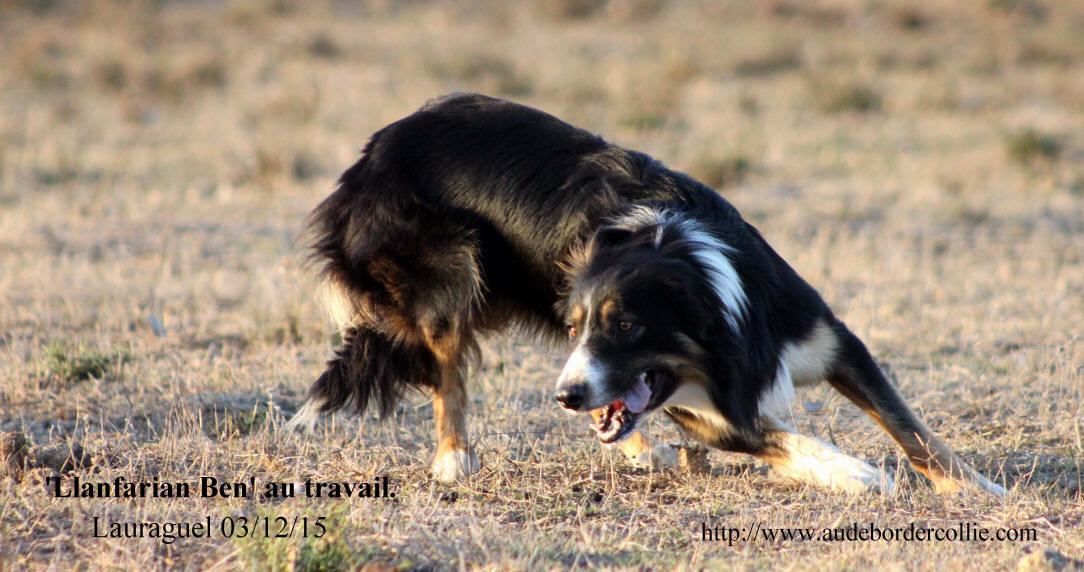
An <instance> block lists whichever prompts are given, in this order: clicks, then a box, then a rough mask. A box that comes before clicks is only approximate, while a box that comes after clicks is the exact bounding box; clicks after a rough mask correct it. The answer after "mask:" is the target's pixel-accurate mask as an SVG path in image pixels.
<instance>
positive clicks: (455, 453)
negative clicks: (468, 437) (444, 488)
mask: <svg viewBox="0 0 1084 572" xmlns="http://www.w3.org/2000/svg"><path fill="white" fill-rule="evenodd" d="M432 468H433V476H434V477H436V478H437V480H438V481H443V482H445V483H448V482H452V481H458V480H461V479H464V478H466V477H467V476H468V475H471V474H474V473H477V472H478V470H479V469H481V468H482V463H481V462H480V461H479V460H478V456H477V455H475V454H474V451H469V450H464V449H453V450H451V451H448V452H447V453H444V454H443V455H441V456H439V457H437V458H436V459H434V460H433V465H432Z"/></svg>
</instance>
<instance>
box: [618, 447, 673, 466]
mask: <svg viewBox="0 0 1084 572" xmlns="http://www.w3.org/2000/svg"><path fill="white" fill-rule="evenodd" d="M628 459H629V464H631V465H632V466H633V467H637V468H640V469H656V470H657V469H674V468H677V467H678V466H679V465H680V463H679V461H678V452H677V449H674V448H673V447H671V446H670V445H655V446H654V447H652V448H651V449H649V450H647V451H641V452H640V453H639V454H637V455H635V456H632V457H629V458H628Z"/></svg>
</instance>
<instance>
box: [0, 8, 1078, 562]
mask: <svg viewBox="0 0 1084 572" xmlns="http://www.w3.org/2000/svg"><path fill="white" fill-rule="evenodd" d="M1082 38H1084V2H1078V1H1055V0H977V1H975V2H952V1H950V0H934V1H932V2H923V3H918V2H914V3H907V2H901V1H895V0H885V1H877V2H871V1H864V0H823V1H819V2H805V1H801V0H771V1H768V2H763V3H752V2H744V1H727V2H699V1H688V2H684V1H678V2H664V1H663V0H609V1H606V0H540V1H538V2H530V3H512V2H508V3H505V2H496V1H492V0H490V1H481V0H479V1H471V0H463V1H457V2H432V3H428V2H416V1H415V2H396V1H394V0H374V1H372V2H368V3H364V5H362V6H358V5H356V4H355V3H352V2H339V1H336V0H328V1H327V2H302V1H300V0H297V1H295V0H268V1H266V2H264V1H256V0H249V1H245V0H239V1H237V2H217V1H169V0H158V1H154V0H132V1H119V0H118V1H116V2H111V1H106V0H34V1H30V0H25V1H19V0H0V433H2V434H3V437H2V438H0V456H4V457H7V458H6V459H0V461H2V462H3V463H4V465H3V467H2V468H0V554H2V555H3V557H2V559H0V570H37V569H91V570H98V569H125V570H155V569H212V570H232V569H256V570H262V569H265V568H267V567H271V568H273V569H279V570H295V569H296V570H339V569H356V568H359V567H362V566H365V565H367V566H368V569H370V570H389V569H390V570H411V569H425V570H427V569H486V570H505V569H519V570H528V569H531V570H538V569H564V568H603V569H672V568H676V569H682V570H698V569H755V570H760V569H795V570H826V569H828V570H854V569H874V568H875V569H878V570H916V569H932V568H934V567H937V568H940V569H944V570H963V569H967V570H980V569H981V570H990V569H1016V568H1017V566H1018V563H1020V562H1021V561H1022V560H1023V561H1024V564H1023V565H1021V566H1022V569H1029V570H1030V569H1035V570H1055V569H1058V566H1059V565H1066V566H1072V565H1073V564H1072V562H1069V564H1066V561H1065V560H1064V559H1063V558H1068V559H1076V560H1077V561H1078V562H1079V560H1080V559H1084V483H1082V478H1081V469H1082V465H1084V421H1082V418H1084V339H1082V333H1084V40H1082ZM452 90H470V91H481V92H485V93H489V94H493V95H498V96H503V97H508V98H511V99H515V100H518V101H521V102H524V103H527V104H530V105H534V106H536V107H540V108H542V109H544V110H546V111H549V112H551V113H553V114H555V115H557V116H559V117H562V118H564V119H566V120H568V121H570V122H572V123H575V124H577V125H580V126H582V127H585V128H587V129H589V130H591V131H593V132H596V133H599V134H602V135H603V136H605V137H606V138H608V139H609V140H611V141H614V142H616V143H619V144H621V145H624V146H626V147H630V148H634V149H639V150H642V151H646V152H648V153H650V154H652V155H654V156H656V157H658V158H660V159H661V160H663V161H664V162H666V163H667V164H668V165H669V166H671V167H672V168H674V169H677V170H682V171H686V172H689V173H691V174H693V175H694V176H697V177H699V178H701V179H702V180H704V181H705V182H707V183H709V184H711V185H712V186H714V187H716V188H717V189H719V191H720V192H721V193H722V194H723V195H725V196H726V197H727V198H728V199H729V200H730V201H731V202H733V203H734V204H735V205H736V206H737V207H738V208H739V209H740V210H741V211H742V212H743V214H744V215H745V217H746V218H747V219H748V220H750V221H751V222H752V223H753V224H754V225H756V226H757V227H758V228H760V230H761V231H762V232H763V234H764V235H765V236H766V237H767V239H768V240H769V242H771V243H772V245H773V246H774V247H775V248H776V250H777V251H778V252H780V254H782V255H783V257H784V258H786V259H787V260H788V261H790V263H791V264H792V265H793V266H794V267H795V268H797V270H798V271H799V272H800V273H801V274H802V275H803V276H805V277H806V279H807V280H809V281H810V282H811V283H812V284H813V285H814V286H816V287H817V288H818V289H819V290H820V292H821V293H822V294H823V295H824V297H825V298H826V300H827V301H828V302H829V304H830V305H832V307H833V308H835V309H836V311H837V313H838V314H839V315H840V317H841V318H842V319H844V320H845V321H846V322H847V323H848V324H849V325H850V326H851V327H852V329H853V330H855V332H856V333H858V334H859V336H861V337H862V338H863V339H864V340H865V341H866V342H867V343H868V345H869V346H870V349H871V351H872V352H873V353H874V355H875V356H877V359H878V360H879V361H880V363H881V364H882V366H883V367H884V368H885V369H886V371H888V372H889V374H890V377H891V378H892V379H893V380H894V381H895V382H896V383H898V385H899V387H900V390H901V391H902V393H903V394H904V395H905V396H906V398H907V399H908V400H909V401H910V403H912V404H913V405H914V406H915V407H916V408H917V409H918V410H919V412H920V414H921V415H922V417H923V418H924V419H926V420H927V422H928V423H929V424H930V425H931V426H932V427H933V428H934V430H935V431H936V432H938V433H939V434H940V435H942V436H943V437H944V438H945V439H946V441H948V442H949V443H950V445H951V446H952V447H953V448H954V449H955V450H956V451H957V452H958V453H959V454H960V455H961V456H962V457H963V458H964V459H966V460H967V461H968V462H970V463H972V464H973V465H974V466H975V467H976V468H977V469H979V470H980V471H982V472H983V473H984V474H986V475H988V476H990V477H991V478H992V479H994V480H995V481H997V482H999V483H1001V484H1003V485H1005V486H1006V488H1008V489H1010V494H1009V495H1008V496H1006V497H1005V498H1002V499H996V498H989V497H985V496H980V495H977V494H971V493H967V494H960V495H953V496H939V495H937V494H935V493H934V491H933V489H932V487H931V486H930V485H929V483H928V482H927V481H926V480H924V479H923V478H921V477H920V476H919V475H917V474H916V473H915V472H914V471H913V470H911V468H910V467H909V466H906V462H904V461H903V460H902V458H901V454H900V451H899V450H898V449H897V448H896V447H895V445H894V444H893V443H892V442H891V441H890V440H889V439H888V438H887V436H885V435H884V434H883V433H882V432H881V431H880V430H879V429H878V428H877V427H876V426H875V425H874V424H873V423H872V422H871V421H870V420H869V419H867V418H866V417H864V416H863V415H862V414H861V412H860V411H858V409H857V408H855V407H854V406H853V405H851V404H850V403H849V402H847V401H846V400H845V399H843V398H842V397H841V396H838V395H835V394H833V393H832V392H831V391H830V390H829V388H828V387H827V386H825V387H819V388H815V389H813V390H811V391H807V392H804V393H799V400H798V402H797V403H796V404H795V407H794V411H793V414H794V420H795V423H796V424H797V426H798V427H799V428H800V429H801V430H802V431H803V432H806V433H809V434H813V435H816V436H818V437H820V438H821V439H824V440H828V441H832V442H835V443H837V444H838V445H839V446H840V447H841V448H842V449H844V450H845V451H847V452H850V453H852V454H855V455H858V456H860V457H861V458H864V459H867V460H869V461H870V462H872V463H874V464H878V465H881V466H883V467H885V468H886V469H887V470H888V471H889V472H891V473H892V474H894V475H895V477H896V479H897V481H898V482H899V484H900V486H899V487H898V491H897V493H896V494H895V495H893V496H880V495H875V494H867V495H857V496H856V495H847V494H841V493H832V492H826V491H822V490H817V489H811V488H807V487H803V486H798V485H795V484H794V483H791V482H787V481H785V480H782V479H781V478H779V477H776V476H773V475H772V473H771V472H770V471H768V470H767V469H766V467H764V466H762V465H760V464H758V463H756V462H754V461H753V460H752V459H751V458H749V457H744V456H741V455H732V454H723V453H717V452H712V453H711V454H710V455H709V456H708V460H709V461H710V463H711V470H710V474H706V475H705V474H693V473H683V472H669V471H663V472H658V471H646V470H642V469H635V468H632V467H630V466H629V465H627V464H626V463H625V462H624V461H623V460H622V459H619V458H618V457H617V455H616V454H615V453H613V452H611V451H607V450H604V449H602V448H601V447H600V446H599V445H598V443H597V442H595V440H594V439H593V437H592V433H591V431H590V429H589V427H588V420H587V419H586V418H584V417H571V416H568V415H565V414H564V413H562V412H561V411H559V408H558V407H557V406H556V404H555V403H554V402H553V399H552V387H553V384H554V382H555V380H556V376H557V374H558V372H559V370H560V367H561V365H562V363H563V356H564V352H565V351H566V348H562V347H544V346H540V345H536V343H535V341H534V340H531V339H524V338H516V337H507V338H505V337H499V338H494V339H492V340H490V341H489V342H487V343H486V344H485V347H484V348H483V352H482V353H483V360H482V362H481V363H480V364H477V366H476V367H473V368H472V370H471V379H470V382H469V388H470V392H471V398H472V403H471V408H472V411H471V418H470V431H471V435H472V437H473V438H474V439H475V441H476V446H477V449H478V451H479V453H480V456H481V458H482V462H483V464H484V467H483V469H482V471H481V472H480V473H478V474H477V475H476V476H475V477H474V478H473V479H471V480H470V481H469V482H464V483H462V484H457V485H445V484H440V483H437V482H434V481H433V480H431V479H430V477H429V475H428V462H429V456H430V454H431V452H432V448H433V438H432V434H433V426H432V420H431V418H432V405H431V403H430V402H429V400H428V399H427V397H426V396H424V395H416V396H413V397H411V398H410V399H408V400H407V401H406V402H404V403H403V404H402V405H401V406H400V407H399V408H398V409H397V410H395V412H394V414H393V415H392V416H391V418H390V419H388V420H387V421H386V422H384V423H380V422H379V421H378V419H377V418H376V416H375V414H372V413H368V414H366V415H363V416H360V417H356V416H354V417H352V416H338V417H335V418H332V419H330V420H328V421H327V422H326V423H324V424H322V425H321V426H319V427H318V431H317V433H316V434H314V435H309V436H304V435H297V434H287V433H284V432H283V431H280V428H281V426H282V425H283V423H284V420H285V419H287V418H288V416H289V415H290V414H292V412H293V411H295V410H296V409H297V408H298V407H299V405H300V404H301V402H302V400H303V398H304V392H305V391H306V390H307V388H308V386H309V384H310V383H311V381H312V380H313V379H314V377H315V376H316V375H318V374H319V373H320V372H321V371H322V367H323V361H324V360H325V359H327V357H328V356H329V355H330V351H331V347H332V344H333V343H334V337H333V336H332V335H330V332H331V326H330V323H329V322H328V320H327V318H326V317H325V316H324V315H323V313H322V309H321V308H320V307H319V306H318V304H317V303H316V300H315V296H314V285H313V281H312V277H311V276H310V275H309V273H308V272H307V271H306V270H305V269H304V268H301V267H299V262H300V260H301V259H302V254H303V253H302V252H301V249H300V246H299V245H298V244H296V241H295V239H296V236H297V233H298V231H299V229H300V226H301V222H302V220H303V218H304V216H305V215H306V213H307V212H308V211H309V210H310V209H311V208H312V207H313V206H315V205H316V203H317V202H318V201H320V200H321V199H322V198H323V197H324V196H326V195H327V194H328V193H330V192H331V190H332V189H333V187H334V182H335V179H336V177H337V175H338V174H339V173H340V172H341V171H342V170H344V169H345V168H346V167H347V166H349V165H350V164H352V163H353V161H354V160H356V158H357V154H358V151H359V149H360V148H361V146H362V145H363V144H364V142H365V140H366V139H367V137H368V136H369V134H370V133H372V132H373V131H374V130H376V129H378V128H379V127H381V126H383V125H384V124H386V123H388V122H390V121H393V120H395V119H398V118H400V117H402V116H404V115H406V114H408V113H410V112H411V111H413V110H414V109H416V108H417V107H418V106H420V105H421V104H422V103H423V102H424V101H425V100H426V99H428V98H430V97H433V96H436V95H439V94H442V93H445V92H448V91H452ZM656 417H657V418H656V419H653V420H651V422H650V423H649V426H650V428H651V430H652V432H653V433H654V434H655V435H657V436H659V437H660V438H662V439H665V440H667V441H669V442H684V441H683V437H682V436H681V435H680V434H679V433H678V432H677V431H676V430H675V429H674V427H673V426H672V425H671V424H670V423H669V422H668V421H666V420H665V419H664V418H663V416H662V415H658V416H656ZM72 452H74V453H72ZM58 471H62V472H63V474H64V475H66V477H65V481H64V482H65V483H66V484H65V486H66V487H67V486H70V482H71V477H74V476H78V477H80V478H81V479H83V480H84V481H95V482H97V481H105V482H113V481H114V479H116V478H117V477H122V478H123V479H125V480H127V481H133V482H153V481H155V480H157V481H159V482H175V481H186V482H193V483H195V482H198V479H199V477H201V476H214V477H216V478H218V479H221V480H224V481H240V482H243V483H257V484H258V485H259V486H260V489H261V492H262V487H263V483H294V482H304V481H306V480H311V481H314V482H321V483H330V482H365V481H369V482H371V481H372V480H373V479H375V478H377V477H379V476H387V477H388V478H389V482H390V484H391V490H392V491H394V492H395V494H396V496H395V498H394V499H392V498H374V499H366V498H350V499H344V498H338V499H335V498H319V499H312V498H305V495H303V494H299V496H298V497H297V498H282V499H274V498H265V497H264V496H263V495H261V494H250V495H248V496H247V497H239V498H202V497H200V496H199V495H198V494H194V495H193V496H192V497H190V498H135V499H131V498H54V497H53V494H52V493H51V491H52V486H51V484H50V485H49V486H48V487H47V483H51V482H52V481H47V479H48V478H50V477H52V476H54V475H57V474H58ZM253 492H255V491H253ZM278 517H285V519H287V520H289V522H291V523H293V522H294V519H295V517H296V518H297V519H307V520H302V522H307V523H308V525H309V526H310V527H311V526H312V525H313V524H314V523H315V521H316V519H317V518H320V517H323V520H321V523H322V524H323V525H324V526H325V528H326V534H324V535H323V536H321V537H320V538H314V537H313V536H314V535H313V534H308V535H307V536H308V537H307V538H306V537H305V536H306V535H303V534H300V531H301V529H300V528H297V529H296V530H294V531H293V534H292V535H289V536H288V537H275V534H274V533H275V532H276V531H277V529H278V528H279V527H278V524H279V522H282V521H277V520H276V519H278ZM95 518H97V519H98V522H100V523H102V524H101V525H100V526H101V527H102V529H103V530H104V529H105V527H106V526H107V523H109V522H155V523H165V522H190V521H202V520H205V519H208V518H210V519H211V521H212V529H213V531H214V532H215V534H213V535H212V538H209V539H205V538H199V539H193V538H182V539H178V540H176V541H175V542H170V543H167V542H163V541H162V540H161V539H157V538H143V539H124V538H109V537H106V538H96V537H94V530H93V523H94V522H95V520H94V519H95ZM241 518H245V519H248V522H252V521H253V519H262V520H261V521H260V522H261V524H259V525H258V528H259V533H258V534H250V535H249V536H247V537H243V538H241V537H238V536H240V534H239V532H240V531H237V532H235V533H234V534H233V535H232V537H228V538H225V537H224V535H223V530H222V526H223V524H222V523H225V522H228V523H233V524H237V523H240V522H242V521H241V520H240V519H241ZM268 522H270V523H271V524H272V525H271V526H270V527H269V528H268V529H269V530H270V532H271V534H264V533H265V532H267V531H266V530H265V529H264V526H265V525H266V524H267V523H268ZM704 523H707V524H708V526H709V527H714V526H720V527H728V528H729V527H734V528H739V529H741V528H745V529H753V528H754V527H761V528H762V529H764V528H778V527H801V528H806V527H808V528H813V529H816V530H817V531H818V534H820V531H823V530H824V529H832V528H847V527H850V526H851V524H852V523H857V524H858V526H859V527H866V526H869V525H870V524H872V525H874V526H876V527H889V528H892V527H902V528H907V527H909V526H911V525H912V524H914V525H915V526H916V527H919V528H923V527H958V526H959V524H960V523H973V524H974V526H981V527H986V528H989V529H991V530H993V529H998V528H1006V529H1013V530H1021V529H1029V530H1034V531H1035V535H1036V538H1035V539H1034V540H1017V541H1004V542H980V541H956V542H950V541H932V542H907V541H892V542H885V541H880V542H876V541H846V540H844V541H827V540H822V539H820V538H819V537H818V538H815V539H812V540H801V541H800V540H783V539H781V538H777V539H776V540H774V541H773V540H770V539H766V538H765V537H763V536H762V535H761V536H757V537H756V538H753V539H747V538H741V539H738V540H736V541H734V542H712V541H704V540H703V534H702V533H703V529H702V527H703V524H704ZM297 526H298V527H300V526H301V525H297ZM310 532H311V528H310ZM269 536H270V537H269ZM1047 549H1052V550H1054V551H1056V554H1055V553H1047V556H1043V551H1044V550H1047ZM1080 566H1081V567H1084V564H1080ZM1066 569H1069V568H1066ZM1077 569H1080V568H1077Z"/></svg>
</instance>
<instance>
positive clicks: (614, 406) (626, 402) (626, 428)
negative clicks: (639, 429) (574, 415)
mask: <svg viewBox="0 0 1084 572" xmlns="http://www.w3.org/2000/svg"><path fill="white" fill-rule="evenodd" d="M656 377H657V376H656V375H655V372H654V371H652V370H648V371H645V372H643V373H641V374H640V375H639V376H637V378H636V383H635V384H633V386H632V388H631V389H629V390H628V391H626V392H625V394H624V395H622V396H621V397H619V398H618V399H615V400H614V401H613V402H612V403H610V404H609V405H605V406H603V407H601V408H599V409H596V410H594V411H592V412H591V416H592V417H594V418H595V425H594V429H595V434H596V435H598V440H599V441H602V442H603V443H613V442H615V441H620V440H621V439H623V438H625V437H626V436H627V435H628V434H629V433H631V432H632V430H633V429H634V428H635V427H636V420H637V419H639V417H640V414H641V413H643V412H644V410H646V409H647V407H648V404H650V403H651V398H652V396H654V394H655V391H654V385H655V383H656Z"/></svg>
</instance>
